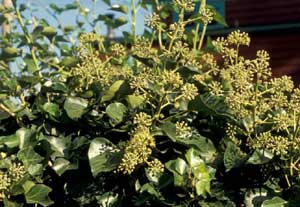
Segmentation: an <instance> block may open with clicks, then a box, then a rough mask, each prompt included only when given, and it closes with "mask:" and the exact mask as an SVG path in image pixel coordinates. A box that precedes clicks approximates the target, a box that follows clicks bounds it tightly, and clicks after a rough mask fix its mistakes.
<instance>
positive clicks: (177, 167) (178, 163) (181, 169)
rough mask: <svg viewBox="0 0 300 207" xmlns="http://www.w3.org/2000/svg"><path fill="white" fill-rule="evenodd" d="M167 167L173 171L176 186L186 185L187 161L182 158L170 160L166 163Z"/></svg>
mask: <svg viewBox="0 0 300 207" xmlns="http://www.w3.org/2000/svg"><path fill="white" fill-rule="evenodd" d="M166 168H167V169H168V170H169V171H171V172H172V173H173V177H174V185H175V186H181V187H183V186H185V185H186V184H187V183H188V182H189V180H188V174H187V170H188V165H187V163H186V162H185V161H184V160H183V159H180V158H177V159H176V160H170V161H168V162H167V163H166Z"/></svg>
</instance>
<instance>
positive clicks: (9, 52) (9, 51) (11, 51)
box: [2, 47, 19, 58]
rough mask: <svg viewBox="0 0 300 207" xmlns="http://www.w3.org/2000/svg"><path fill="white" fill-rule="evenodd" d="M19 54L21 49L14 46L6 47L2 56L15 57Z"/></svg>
mask: <svg viewBox="0 0 300 207" xmlns="http://www.w3.org/2000/svg"><path fill="white" fill-rule="evenodd" d="M17 56H19V50H18V49H17V48H14V47H6V48H4V49H3V51H2V57H4V58H14V57H17Z"/></svg>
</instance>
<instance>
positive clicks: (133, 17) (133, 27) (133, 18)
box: [130, 0, 137, 43]
mask: <svg viewBox="0 0 300 207" xmlns="http://www.w3.org/2000/svg"><path fill="white" fill-rule="evenodd" d="M130 2H131V30H132V36H133V42H134V43H135V39H136V13H137V10H136V7H135V1H134V0H130Z"/></svg>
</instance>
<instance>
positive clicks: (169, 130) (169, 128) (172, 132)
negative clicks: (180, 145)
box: [160, 122, 177, 142]
mask: <svg viewBox="0 0 300 207" xmlns="http://www.w3.org/2000/svg"><path fill="white" fill-rule="evenodd" d="M160 128H161V129H162V130H163V132H164V133H165V134H166V135H167V136H168V137H169V138H170V139H171V140H172V141H173V142H176V140H177V137H176V126H175V124H173V123H172V122H166V123H164V124H163V125H162V126H161V127H160Z"/></svg>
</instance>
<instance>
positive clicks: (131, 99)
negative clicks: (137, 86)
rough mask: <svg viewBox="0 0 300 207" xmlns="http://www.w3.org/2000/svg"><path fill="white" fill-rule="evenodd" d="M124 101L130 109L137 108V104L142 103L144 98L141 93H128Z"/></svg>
mask: <svg viewBox="0 0 300 207" xmlns="http://www.w3.org/2000/svg"><path fill="white" fill-rule="evenodd" d="M126 101H127V103H128V105H129V106H130V107H131V108H132V109H135V108H138V107H139V106H141V105H142V104H143V103H144V101H145V98H144V97H143V96H141V95H140V96H136V95H128V96H127V97H126Z"/></svg>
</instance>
